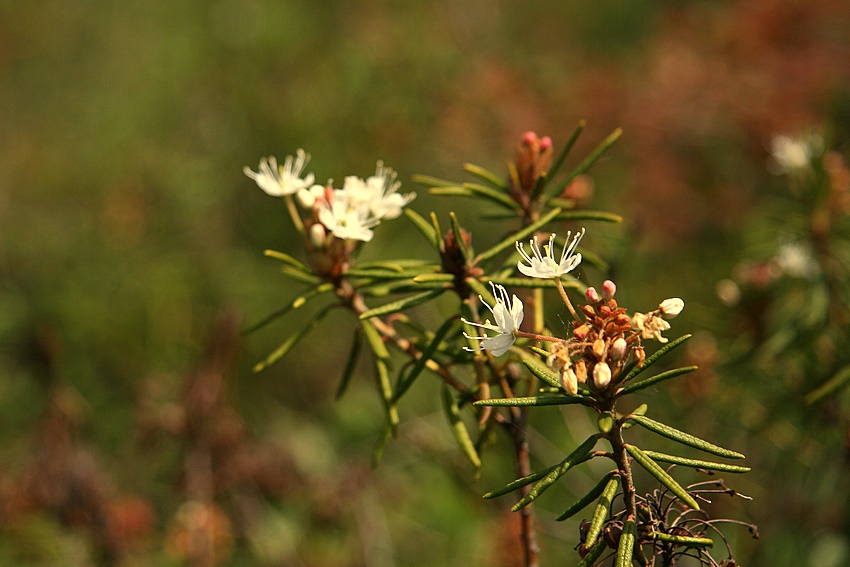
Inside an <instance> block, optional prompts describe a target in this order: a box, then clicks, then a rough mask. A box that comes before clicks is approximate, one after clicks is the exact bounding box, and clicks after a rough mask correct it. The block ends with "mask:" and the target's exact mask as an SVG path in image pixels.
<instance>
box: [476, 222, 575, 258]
mask: <svg viewBox="0 0 850 567" xmlns="http://www.w3.org/2000/svg"><path fill="white" fill-rule="evenodd" d="M560 213H561V209H557V208H555V209H552V210H551V211H549V212H548V213H546V214H545V215H543V216H542V217H540V218H539V219H537V221H536V222H533V223H531V224H530V225H528V226H526V227H524V228H523V229H522V230H519V231H517V232H515V233H513V234H512V235H510V236H508V237H507V238H504V239H503V240H501V241H500V242H499V243H498V244H496V245H495V246H492V247H491V248H489V249H487V250H485V251H484V252H482V253H481V254H479V255H478V256H477V257H476V258H475V263H476V264H479V263H481V262H484V261H485V260H489V259H490V258H492V257H494V256H496V255H497V254H499V253H500V252H502V251H503V250H506V249H508V248H510V247H512V246H515V245H516V242H517V241H519V240H522V239H523V238H525V237H526V236H528V235H530V234H534V232H535V231H537V230H539V229H541V228H543V227H544V226H546V225H547V224H548V223H550V222H551V221H552V220H553V219H554V218H555V217H557V216H558V215H559V214H560Z"/></svg>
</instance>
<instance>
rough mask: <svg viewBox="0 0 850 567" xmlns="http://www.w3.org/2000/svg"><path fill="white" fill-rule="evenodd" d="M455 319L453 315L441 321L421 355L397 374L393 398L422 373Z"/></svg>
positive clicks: (399, 394) (405, 390) (398, 397)
mask: <svg viewBox="0 0 850 567" xmlns="http://www.w3.org/2000/svg"><path fill="white" fill-rule="evenodd" d="M457 321H458V320H457V319H455V318H454V317H452V318H450V319H447V320H446V322H445V323H443V324H442V325H441V326H440V328H439V329H438V330H437V333H436V334H435V335H434V338H433V339H431V342H429V343H428V346H426V347H425V350H423V351H422V354H421V356H420V357H419V358H418V359H416V362H415V363H413V366H411V368H410V371H409V372H408V373H407V374H405V375H403V376H399V380H398V384H396V392H395V399H396V400H399V399H401V397H402V396H403V395H404V393H405V392H407V390H408V388H410V386H411V385H412V384H413V382H414V380H416V378H418V377H419V375H420V374H422V371H423V370H424V369H425V365H426V364H427V363H428V360H430V359H431V357H432V356H434V353H435V352H437V348H438V347H439V346H440V343H441V342H443V339H445V338H446V335H448V334H449V331H451V330H452V329H453V328H454V327H455V325H456V323H457Z"/></svg>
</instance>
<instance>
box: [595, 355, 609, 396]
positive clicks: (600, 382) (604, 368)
mask: <svg viewBox="0 0 850 567" xmlns="http://www.w3.org/2000/svg"><path fill="white" fill-rule="evenodd" d="M610 383H611V368H609V366H608V363H607V362H597V363H596V364H594V365H593V385H594V386H596V387H597V388H598V389H599V390H604V389H606V388H607V387H608V384H610Z"/></svg>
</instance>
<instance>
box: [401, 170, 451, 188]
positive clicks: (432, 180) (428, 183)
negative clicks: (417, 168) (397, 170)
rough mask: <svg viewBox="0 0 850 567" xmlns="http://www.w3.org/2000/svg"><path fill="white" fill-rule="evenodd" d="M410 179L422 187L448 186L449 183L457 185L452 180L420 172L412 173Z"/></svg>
mask: <svg viewBox="0 0 850 567" xmlns="http://www.w3.org/2000/svg"><path fill="white" fill-rule="evenodd" d="M410 180H411V181H413V182H414V183H416V184H417V185H422V186H424V187H448V186H449V185H457V183H455V182H454V181H447V180H445V179H440V178H438V177H431V176H430V175H422V174H421V173H414V174H413V175H411V176H410Z"/></svg>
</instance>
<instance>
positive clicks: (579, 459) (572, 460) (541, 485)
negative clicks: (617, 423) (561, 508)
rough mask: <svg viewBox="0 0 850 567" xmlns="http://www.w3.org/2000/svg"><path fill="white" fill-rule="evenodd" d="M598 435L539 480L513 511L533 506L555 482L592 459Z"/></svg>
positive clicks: (515, 505)
mask: <svg viewBox="0 0 850 567" xmlns="http://www.w3.org/2000/svg"><path fill="white" fill-rule="evenodd" d="M596 441H597V438H596V435H591V436H590V437H588V438H587V439H586V440H585V441H584V443H582V444H581V445H579V446H578V447H577V448H576V449H575V450H574V451H573V452H572V453H570V454H569V455H568V456H567V458H566V459H564V460H563V461H561V462H560V463H559V464H558V465H557V466H556V467H555V468H554V469H553V470H551V471H550V472H549V473H548V474H546V476H544V477H543V478H541V479H540V480H538V481H537V482H536V483H534V486H532V487H531V490H529V491H528V494H526V495H525V496H523V497H522V498H521V499H520V501H519V502H517V503H516V504H514V505H513V507H512V508H511V511H513V512H516V511H518V510H521V509H522V508H525V507H526V506H528V505H529V504H531V503H532V502H533V501H534V499H535V498H537V497H538V496H540V495H541V494H543V492H544V491H545V490H546V489H547V488H549V487H550V486H552V485H553V484H554V483H555V481H557V480H558V479H559V478H561V477H562V476H564V475H565V474H566V473H567V471H568V470H570V469H571V468H573V467H574V466H575V465H578V464H580V463H583V462H585V461H587V460H589V459H590V458H591V455H590V451H591V450H592V449H593V446H594V445H596Z"/></svg>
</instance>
